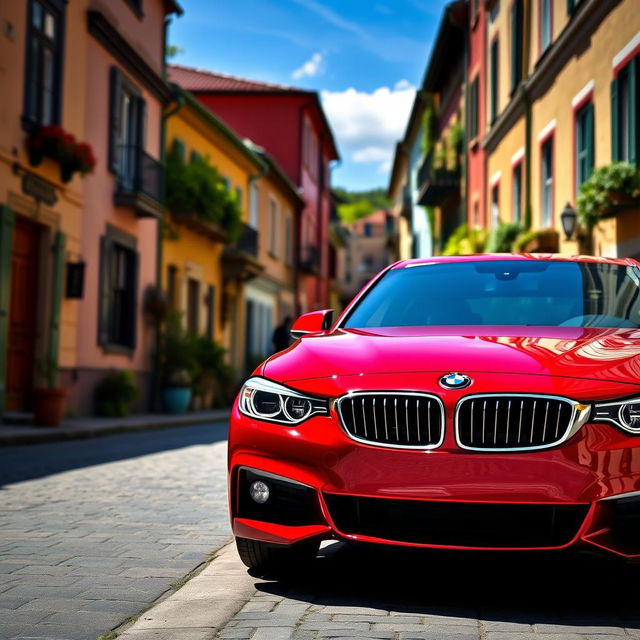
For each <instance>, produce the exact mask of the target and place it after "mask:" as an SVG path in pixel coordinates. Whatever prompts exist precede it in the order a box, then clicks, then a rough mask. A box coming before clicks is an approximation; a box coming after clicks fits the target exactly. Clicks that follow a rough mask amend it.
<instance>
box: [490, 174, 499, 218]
mask: <svg viewBox="0 0 640 640" xmlns="http://www.w3.org/2000/svg"><path fill="white" fill-rule="evenodd" d="M499 224H500V183H497V184H494V185H493V187H491V225H492V227H493V228H494V229H495V228H496V227H497V226H498V225H499Z"/></svg>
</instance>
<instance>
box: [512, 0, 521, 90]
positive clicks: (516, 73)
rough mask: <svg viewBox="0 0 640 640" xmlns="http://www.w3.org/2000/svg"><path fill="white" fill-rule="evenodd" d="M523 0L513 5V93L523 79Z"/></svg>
mask: <svg viewBox="0 0 640 640" xmlns="http://www.w3.org/2000/svg"><path fill="white" fill-rule="evenodd" d="M522 19H523V11H522V0H514V2H513V4H512V5H511V93H513V92H514V91H515V90H516V89H517V88H518V85H519V84H520V80H522V38H523V29H522Z"/></svg>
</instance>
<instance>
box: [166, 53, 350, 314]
mask: <svg viewBox="0 0 640 640" xmlns="http://www.w3.org/2000/svg"><path fill="white" fill-rule="evenodd" d="M170 77H171V79H172V80H173V81H174V82H176V83H177V84H179V85H180V86H182V87H183V88H185V89H187V90H189V91H190V92H192V93H193V94H194V95H195V96H196V97H197V98H198V100H200V101H201V102H202V104H204V105H205V106H206V107H207V108H208V109H210V110H211V111H212V112H213V113H215V114H216V115H218V116H219V117H220V118H222V120H223V121H224V122H226V123H227V124H228V125H229V126H230V127H231V128H233V130H234V131H236V132H238V134H239V135H241V136H243V137H247V138H249V139H251V140H252V141H253V142H255V143H256V144H258V145H260V146H262V147H263V148H264V149H265V150H266V151H267V152H268V154H269V155H270V156H271V157H273V158H274V159H275V160H276V161H277V162H278V164H279V165H280V166H281V167H282V169H283V171H284V173H285V174H286V175H287V176H288V178H289V180H290V181H291V182H292V183H293V184H294V185H296V187H297V188H298V189H299V190H300V193H301V195H302V197H303V198H304V201H305V208H304V211H303V212H302V215H301V219H300V225H299V230H298V238H297V246H298V251H297V262H298V265H299V274H300V280H299V288H298V299H297V302H296V312H300V311H307V310H312V309H320V308H323V307H326V306H327V304H328V301H329V291H330V279H329V272H330V260H329V257H330V256H329V242H328V240H329V218H330V207H331V202H330V198H331V195H330V194H331V184H330V163H331V162H332V161H334V160H337V159H338V151H337V148H336V145H335V141H334V139H333V134H332V132H331V128H330V126H329V123H328V122H327V119H326V117H325V114H324V111H323V110H322V106H321V105H320V100H319V98H318V94H317V93H316V92H314V91H305V90H302V89H295V88H291V87H285V86H281V85H275V84H267V83H263V82H257V81H253V80H245V79H241V78H236V77H234V76H228V75H224V74H220V73H213V72H210V71H203V70H199V69H193V68H190V67H183V66H178V65H172V66H171V67H170Z"/></svg>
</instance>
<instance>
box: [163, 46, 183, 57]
mask: <svg viewBox="0 0 640 640" xmlns="http://www.w3.org/2000/svg"><path fill="white" fill-rule="evenodd" d="M181 53H184V49H183V48H182V47H179V46H178V45H177V44H170V45H168V46H167V54H166V55H167V60H171V59H172V58H175V57H176V56H178V55H180V54H181Z"/></svg>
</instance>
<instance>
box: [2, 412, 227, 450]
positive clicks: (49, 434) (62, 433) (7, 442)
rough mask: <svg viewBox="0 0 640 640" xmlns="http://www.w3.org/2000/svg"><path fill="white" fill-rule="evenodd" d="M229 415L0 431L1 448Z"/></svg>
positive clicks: (221, 418) (181, 424) (166, 426)
mask: <svg viewBox="0 0 640 640" xmlns="http://www.w3.org/2000/svg"><path fill="white" fill-rule="evenodd" d="M230 414H231V410H230V409H221V410H219V411H209V412H207V413H206V414H198V413H194V414H185V415H183V416H175V417H172V418H169V419H168V418H167V417H166V415H162V414H158V415H155V416H154V415H149V418H148V421H144V422H141V421H140V419H139V418H138V419H135V418H134V419H133V420H131V419H130V421H129V422H127V419H126V418H125V419H123V420H120V421H118V422H115V423H111V424H103V425H100V424H99V425H95V426H91V425H87V426H82V427H73V426H72V427H69V426H64V425H63V426H62V427H51V428H48V427H33V430H30V431H29V432H28V433H19V431H20V430H21V429H24V430H25V431H26V430H27V429H30V427H15V432H14V433H4V434H3V433H2V432H1V429H0V447H9V446H14V445H24V444H39V443H43V442H58V441H61V440H78V439H82V438H96V437H100V436H107V435H113V434H117V433H129V432H134V431H150V430H158V429H170V428H173V427H191V426H194V425H199V424H207V423H210V422H222V421H226V420H228V418H229V415H230Z"/></svg>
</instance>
